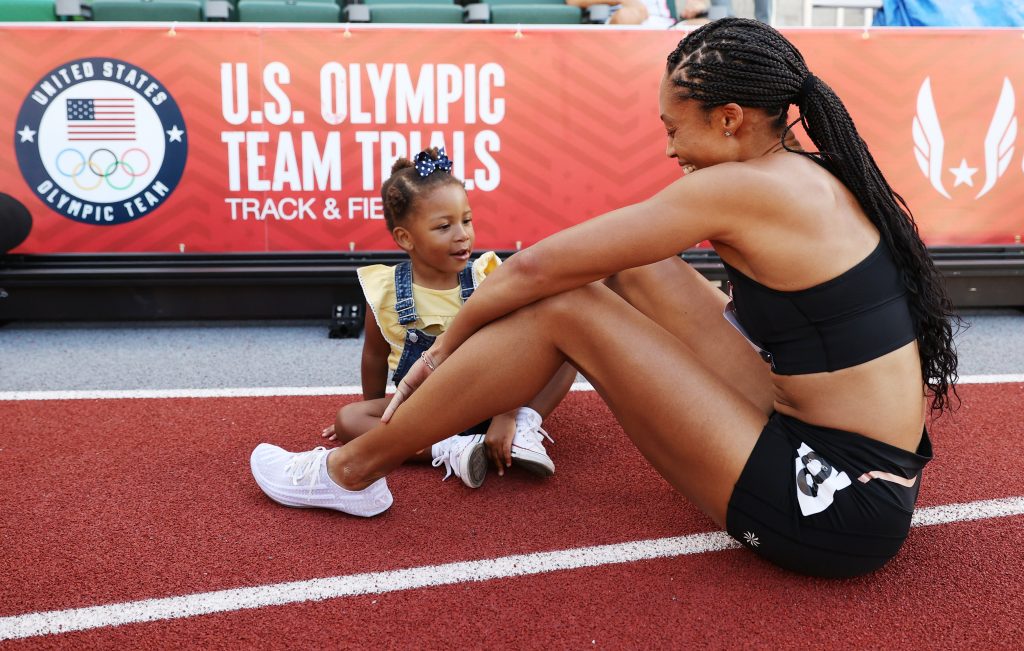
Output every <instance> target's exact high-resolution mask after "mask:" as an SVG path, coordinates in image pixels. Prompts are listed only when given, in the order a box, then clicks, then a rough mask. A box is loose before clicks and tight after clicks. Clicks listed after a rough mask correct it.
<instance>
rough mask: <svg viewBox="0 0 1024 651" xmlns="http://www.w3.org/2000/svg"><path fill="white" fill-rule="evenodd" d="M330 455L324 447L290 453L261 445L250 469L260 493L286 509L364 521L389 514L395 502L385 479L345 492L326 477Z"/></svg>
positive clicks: (250, 460)
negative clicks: (337, 513) (330, 513)
mask: <svg viewBox="0 0 1024 651" xmlns="http://www.w3.org/2000/svg"><path fill="white" fill-rule="evenodd" d="M330 454H331V450H328V449H326V448H323V447H318V448H316V449H313V450H310V451H309V452H288V451H286V450H283V449H281V448H279V447H277V446H276V445H269V444H267V443H261V444H259V445H257V446H256V449H255V450H253V451H252V455H251V456H250V457H249V466H250V468H251V469H252V476H253V478H254V479H255V480H256V483H257V484H258V485H259V487H260V489H261V490H262V491H263V492H264V493H266V494H267V497H269V498H270V499H272V500H274V501H275V502H277V503H278V504H282V505H284V506H291V507H294V508H320V509H332V510H334V511H341V512H342V513H348V514H349V515H358V516H361V517H364V518H368V517H370V516H374V515H377V514H378V513H383V512H384V511H387V510H388V508H389V507H390V506H391V504H392V502H393V501H394V498H392V497H391V491H390V490H388V484H387V481H386V480H385V479H384V478H383V477H381V478H380V479H378V480H377V481H375V482H373V483H372V484H370V485H369V486H367V487H366V488H364V489H362V490H356V491H352V490H347V489H345V488H342V487H341V486H339V485H338V484H337V483H335V482H334V480H333V479H331V477H330V475H329V474H328V473H327V457H328V456H329V455H330Z"/></svg>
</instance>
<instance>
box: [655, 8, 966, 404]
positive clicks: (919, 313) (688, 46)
mask: <svg viewBox="0 0 1024 651" xmlns="http://www.w3.org/2000/svg"><path fill="white" fill-rule="evenodd" d="M667 74H668V76H669V78H670V79H671V82H672V83H673V84H675V86H676V87H677V88H679V89H680V91H681V97H682V98H686V99H694V100H696V101H698V102H701V104H702V105H703V108H704V109H705V110H710V109H712V108H714V107H716V106H722V105H724V104H728V103H733V102H734V103H736V104H739V105H740V106H744V107H753V108H759V109H763V110H764V111H765V112H766V113H767V114H768V115H769V116H770V117H774V118H775V126H776V127H777V128H779V129H781V130H782V137H781V140H782V145H783V146H784V147H785V148H786V149H787V150H789V151H794V152H795V153H799V154H802V155H804V156H808V157H813V158H816V159H817V160H818V161H820V162H821V163H822V164H823V165H824V167H825V168H826V169H828V170H829V171H831V172H832V173H833V174H834V175H835V176H836V177H837V178H838V179H839V180H840V181H842V183H843V184H844V185H845V186H846V187H847V188H849V190H850V191H851V192H852V193H853V195H854V196H855V197H856V198H857V200H858V201H859V202H860V205H861V207H862V208H863V209H864V212H865V213H867V216H868V217H869V218H870V219H871V221H872V223H873V224H874V225H875V226H876V227H877V228H878V230H879V232H880V233H881V236H882V238H883V239H884V240H885V243H886V244H887V245H888V247H889V250H890V251H891V252H892V254H893V258H894V259H895V261H896V265H897V266H898V268H899V269H900V272H901V274H902V278H903V284H904V285H905V286H906V288H907V292H908V298H909V304H910V310H911V314H912V316H913V319H914V328H915V332H916V333H917V343H918V347H919V349H920V355H921V372H922V374H923V376H924V379H925V383H926V384H927V386H928V388H929V389H930V390H931V392H932V401H931V407H932V410H933V411H935V412H940V413H941V412H942V411H943V410H944V409H951V408H952V405H951V396H950V395H949V394H950V392H952V395H953V396H955V397H957V398H958V396H957V392H956V385H955V383H956V380H957V354H956V348H955V347H954V345H953V323H954V322H955V323H956V324H957V325H959V324H960V320H959V317H957V316H956V315H955V313H954V312H953V307H952V304H951V302H950V300H949V297H948V295H947V294H946V289H945V284H944V283H943V281H942V277H941V276H940V275H939V272H938V271H937V270H936V269H935V265H934V264H933V263H932V259H931V257H930V256H929V255H928V250H927V248H926V247H925V245H924V242H922V241H921V237H920V234H919V233H918V230H917V224H916V223H915V222H914V218H913V215H912V214H911V212H910V209H909V208H908V207H907V204H906V202H905V201H904V200H903V197H901V196H900V195H898V194H897V193H896V192H894V191H893V189H892V188H891V187H890V186H889V183H888V182H887V181H886V180H885V177H884V176H882V172H881V170H879V169H878V165H877V164H876V163H875V160H874V158H872V156H871V153H870V152H869V151H868V147H867V145H866V144H865V143H864V141H863V140H862V139H861V137H860V135H859V134H858V133H857V128H856V127H855V126H854V124H853V120H852V119H851V118H850V114H849V113H848V112H847V110H846V107H845V106H844V105H843V103H842V101H841V100H840V99H839V97H837V96H836V94H835V92H833V90H832V89H831V88H829V86H828V85H827V84H826V83H825V82H823V81H821V80H820V79H818V78H817V77H815V76H813V75H811V74H810V72H809V71H808V70H807V64H806V63H805V62H804V58H803V56H802V55H801V54H800V52H799V51H798V50H797V49H796V48H795V47H794V46H793V44H792V43H790V42H789V41H788V40H786V38H785V37H783V36H782V34H780V33H779V32H777V31H776V30H774V29H772V28H771V27H769V26H768V25H765V24H764V23H761V22H758V21H754V20H746V19H742V18H723V19H721V20H718V21H715V22H712V23H708V24H707V25H704V26H702V27H700V28H699V29H696V30H694V31H693V32H691V33H690V34H689V35H688V36H687V37H686V38H685V39H683V40H682V41H681V42H680V43H679V46H678V47H677V48H676V49H675V51H674V52H672V54H670V55H669V56H668V70H667ZM790 104H796V105H797V106H798V108H799V110H800V117H799V118H798V119H797V120H795V121H794V122H792V123H789V124H787V116H788V111H789V105H790ZM797 122H800V123H801V124H802V125H803V128H804V130H805V131H806V132H807V135H808V136H809V137H810V139H811V140H812V141H813V142H814V144H815V146H816V147H817V148H818V152H815V153H808V152H803V151H797V150H794V149H791V148H790V147H789V146H788V145H787V144H786V136H787V134H788V133H789V130H790V129H791V128H792V127H793V125H795V124H796V123H797Z"/></svg>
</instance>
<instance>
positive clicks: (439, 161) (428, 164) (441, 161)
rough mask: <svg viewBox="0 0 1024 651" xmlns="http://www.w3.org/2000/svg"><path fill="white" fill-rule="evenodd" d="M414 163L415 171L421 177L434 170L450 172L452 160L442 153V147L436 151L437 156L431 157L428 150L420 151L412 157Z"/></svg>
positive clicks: (428, 174)
mask: <svg viewBox="0 0 1024 651" xmlns="http://www.w3.org/2000/svg"><path fill="white" fill-rule="evenodd" d="M413 162H414V163H415V164H416V171H417V172H419V175H420V176H422V177H427V176H430V175H431V174H433V173H434V172H435V171H436V170H440V171H442V172H448V173H449V174H451V172H452V162H451V160H449V159H448V156H446V155H445V153H444V147H441V149H439V150H438V152H437V158H436V159H434V158H431V157H430V152H429V151H421V152H420V153H418V154H416V158H414V159H413Z"/></svg>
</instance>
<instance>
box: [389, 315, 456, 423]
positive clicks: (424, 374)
mask: <svg viewBox="0 0 1024 651" xmlns="http://www.w3.org/2000/svg"><path fill="white" fill-rule="evenodd" d="M443 337H444V334H443V333H442V334H440V335H438V337H437V339H435V340H434V345H433V346H431V347H430V348H429V349H428V350H427V351H426V352H424V353H423V354H422V355H421V356H420V358H419V359H418V360H416V362H415V363H414V364H413V365H412V367H410V368H409V372H408V373H406V374H405V377H404V378H402V381H401V382H399V383H398V386H397V387H395V395H394V397H393V398H391V402H389V403H388V406H387V408H386V409H385V410H384V415H382V416H381V417H380V422H382V423H386V422H388V421H390V420H391V417H392V416H393V415H394V413H395V411H397V410H398V407H399V405H401V404H402V403H403V402H405V401H406V400H407V399H408V398H409V396H411V395H412V393H413V391H415V390H416V389H418V388H419V387H420V385H421V384H423V382H424V381H425V380H426V379H427V378H428V377H430V374H431V373H433V372H434V369H436V368H437V367H438V365H439V364H440V363H441V360H443V359H444V358H445V357H447V355H443V356H442V353H441V352H440V351H441V350H442V347H441V339H442V338H443Z"/></svg>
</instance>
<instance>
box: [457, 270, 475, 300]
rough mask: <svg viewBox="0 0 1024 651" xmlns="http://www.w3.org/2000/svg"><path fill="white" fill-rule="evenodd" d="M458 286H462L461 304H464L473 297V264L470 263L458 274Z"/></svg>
mask: <svg viewBox="0 0 1024 651" xmlns="http://www.w3.org/2000/svg"><path fill="white" fill-rule="evenodd" d="M459 284H460V285H461V286H462V293H461V294H460V295H461V296H462V302H463V303H465V302H466V300H467V299H469V297H470V296H472V295H473V263H472V262H470V263H469V264H467V265H466V268H465V269H463V270H462V271H460V272H459Z"/></svg>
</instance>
